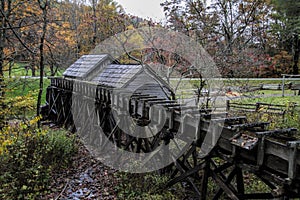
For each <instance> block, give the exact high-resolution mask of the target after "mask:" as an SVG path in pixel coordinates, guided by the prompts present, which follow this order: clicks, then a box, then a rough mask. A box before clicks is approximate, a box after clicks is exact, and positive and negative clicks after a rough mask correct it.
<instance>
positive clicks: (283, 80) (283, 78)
mask: <svg viewBox="0 0 300 200" xmlns="http://www.w3.org/2000/svg"><path fill="white" fill-rule="evenodd" d="M282 76H283V77H282V85H281V89H282V97H284V82H285V74H282Z"/></svg>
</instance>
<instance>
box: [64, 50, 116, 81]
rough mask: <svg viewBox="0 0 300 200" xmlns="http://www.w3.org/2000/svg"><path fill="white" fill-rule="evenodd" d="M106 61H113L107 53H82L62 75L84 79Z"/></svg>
mask: <svg viewBox="0 0 300 200" xmlns="http://www.w3.org/2000/svg"><path fill="white" fill-rule="evenodd" d="M105 61H107V62H108V63H107V64H109V63H111V62H113V59H112V58H111V57H110V56H109V55H108V54H101V55H84V56H82V57H81V58H79V59H78V60H77V61H76V62H75V63H73V64H72V65H71V66H70V67H69V68H68V69H67V70H66V71H65V72H64V73H63V76H65V77H71V78H77V79H84V78H87V77H89V76H90V75H91V74H92V73H94V71H95V70H96V71H97V69H99V68H100V65H101V64H102V63H104V62H105Z"/></svg>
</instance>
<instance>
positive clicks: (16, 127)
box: [0, 116, 47, 155]
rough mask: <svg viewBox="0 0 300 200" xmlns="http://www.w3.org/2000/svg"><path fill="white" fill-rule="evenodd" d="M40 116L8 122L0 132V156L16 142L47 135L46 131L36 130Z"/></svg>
mask: <svg viewBox="0 0 300 200" xmlns="http://www.w3.org/2000/svg"><path fill="white" fill-rule="evenodd" d="M41 118H42V117H41V116H38V117H34V118H32V119H31V120H25V121H17V120H14V121H10V122H8V125H7V126H5V127H3V128H2V130H0V155H2V154H4V153H6V152H7V148H8V147H9V146H11V145H14V144H15V143H16V142H17V141H18V140H27V139H32V138H40V137H43V136H45V135H46V134H47V130H41V129H37V123H38V121H39V120H41Z"/></svg>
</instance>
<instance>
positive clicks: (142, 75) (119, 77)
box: [63, 54, 174, 99]
mask: <svg viewBox="0 0 300 200" xmlns="http://www.w3.org/2000/svg"><path fill="white" fill-rule="evenodd" d="M63 76H64V77H65V78H70V79H76V80H83V81H88V82H93V83H95V84H101V85H104V86H109V87H113V88H124V90H128V91H131V92H137V93H141V94H149V95H151V96H156V97H160V98H164V99H174V93H173V92H172V89H171V88H170V87H169V86H168V84H167V83H166V82H165V81H164V80H163V79H162V78H161V77H159V76H158V75H157V74H156V73H155V72H154V71H153V69H151V68H150V67H149V66H148V65H144V64H143V65H141V64H140V65H138V64H137V65H132V64H131V65H124V64H120V63H119V62H118V61H115V60H114V59H113V58H112V57H111V56H110V55H108V54H101V55H84V56H82V57H81V58H80V59H78V60H77V61H76V62H75V63H73V64H72V65H71V66H70V67H69V68H68V69H67V70H66V71H65V72H64V73H63Z"/></svg>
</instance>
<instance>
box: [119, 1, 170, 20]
mask: <svg viewBox="0 0 300 200" xmlns="http://www.w3.org/2000/svg"><path fill="white" fill-rule="evenodd" d="M115 1H116V2H117V3H119V4H120V5H122V7H123V8H124V9H125V11H126V12H127V13H129V14H132V15H136V16H140V17H142V18H146V19H149V18H152V19H153V20H155V21H162V20H163V19H165V17H164V13H163V9H162V7H161V6H160V3H163V2H164V1H165V0H115Z"/></svg>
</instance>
